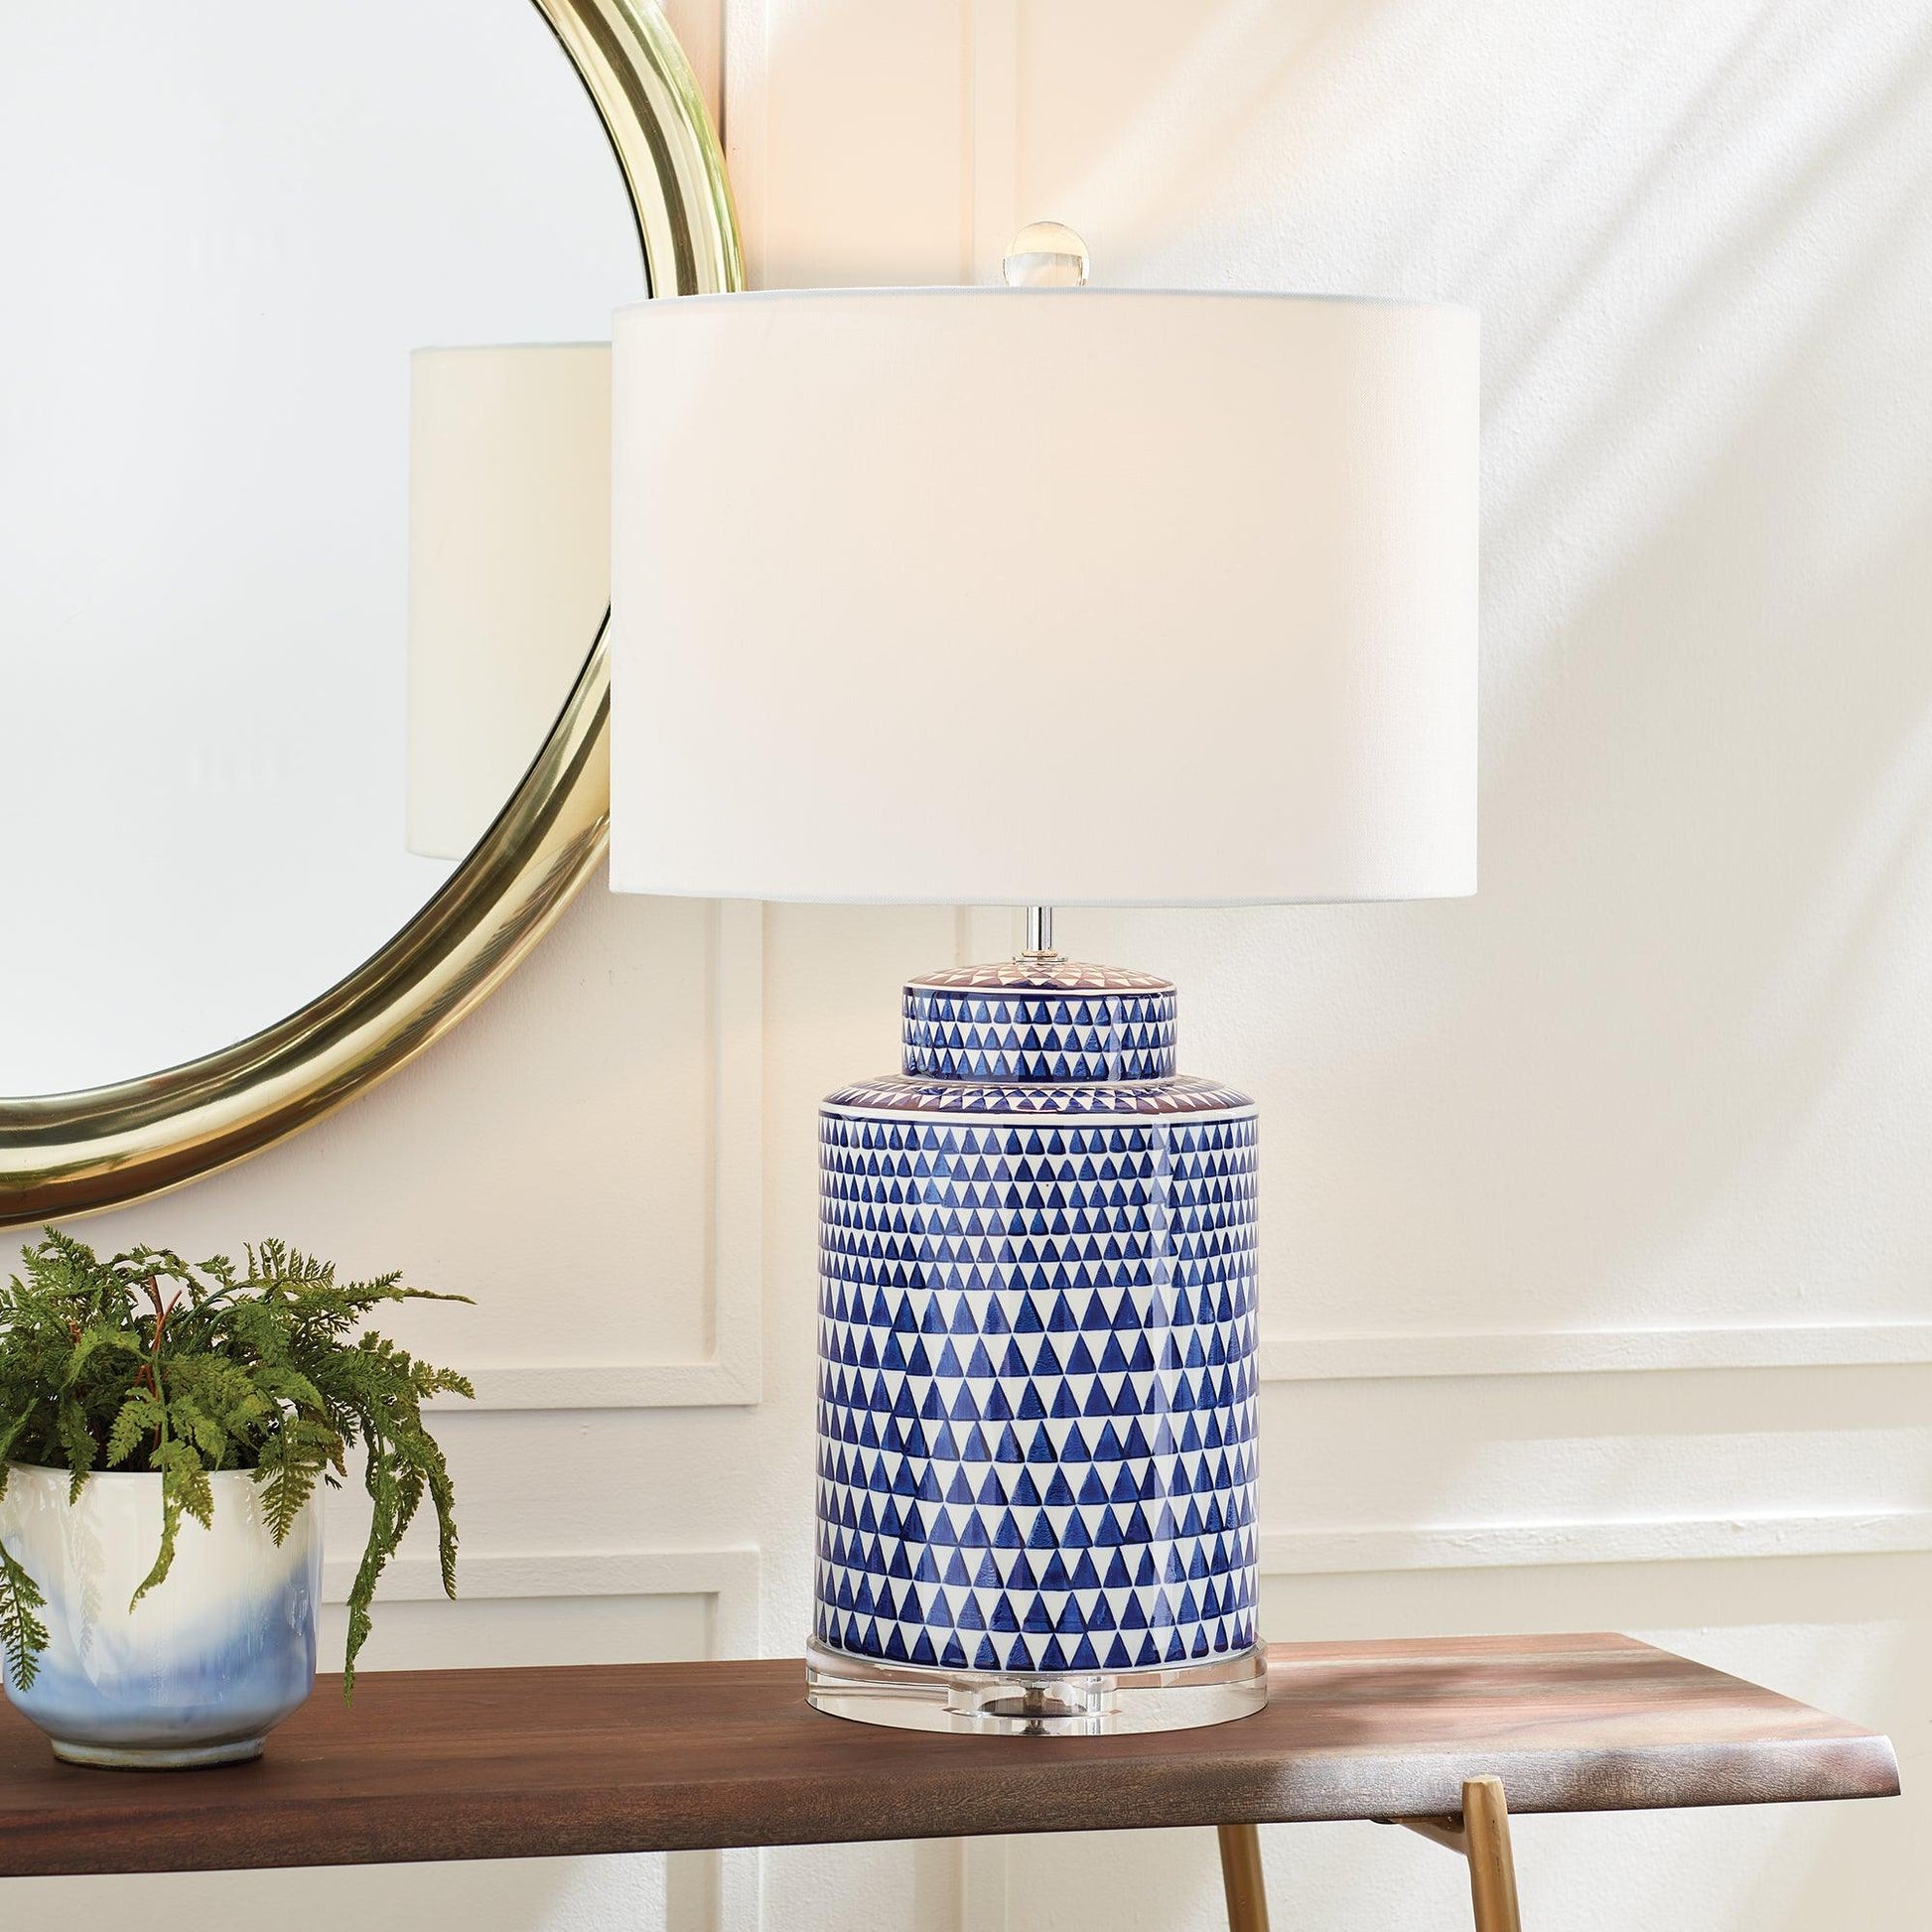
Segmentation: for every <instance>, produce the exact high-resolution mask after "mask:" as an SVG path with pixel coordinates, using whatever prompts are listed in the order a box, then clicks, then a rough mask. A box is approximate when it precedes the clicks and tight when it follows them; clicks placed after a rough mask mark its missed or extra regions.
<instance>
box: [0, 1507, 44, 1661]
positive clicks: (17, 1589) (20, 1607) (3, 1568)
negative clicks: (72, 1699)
mask: <svg viewBox="0 0 1932 1932" xmlns="http://www.w3.org/2000/svg"><path fill="white" fill-rule="evenodd" d="M46 1607H47V1598H46V1597H45V1596H43V1595H42V1594H41V1592H40V1588H39V1587H38V1586H37V1585H36V1584H35V1582H34V1580H33V1578H31V1577H30V1576H28V1574H27V1572H26V1570H25V1569H24V1568H23V1566H22V1565H21V1564H20V1563H19V1562H17V1561H16V1560H15V1557H14V1554H13V1552H12V1551H11V1550H9V1549H8V1548H7V1547H6V1545H5V1544H4V1543H0V1647H4V1648H5V1650H6V1653H7V1675H8V1677H9V1678H11V1679H12V1681H13V1687H14V1689H15V1690H17V1691H29V1690H32V1689H33V1687H34V1679H35V1678H36V1677H37V1676H39V1674H40V1659H41V1652H42V1651H43V1650H45V1649H46V1648H47V1625H46V1624H45V1623H43V1622H42V1621H41V1620H40V1618H39V1616H37V1615H36V1614H35V1612H36V1611H38V1610H44V1609H45V1608H46Z"/></svg>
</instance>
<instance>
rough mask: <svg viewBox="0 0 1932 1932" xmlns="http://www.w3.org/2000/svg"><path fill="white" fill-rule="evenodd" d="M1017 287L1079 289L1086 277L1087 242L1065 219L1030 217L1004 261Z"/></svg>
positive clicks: (1008, 250) (1012, 281)
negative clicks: (1047, 219)
mask: <svg viewBox="0 0 1932 1932" xmlns="http://www.w3.org/2000/svg"><path fill="white" fill-rule="evenodd" d="M1001 266H1002V268H1003V269H1004V270H1005V272H1006V278H1007V283H1008V285H1009V286H1010V287H1012V288H1016V289H1077V288H1081V287H1083V286H1085V283H1086V279H1087V244H1086V243H1085V242H1084V241H1082V240H1081V239H1080V237H1079V236H1078V235H1077V234H1075V233H1074V232H1073V230H1072V229H1071V228H1069V227H1068V226H1067V225H1066V223H1065V222H1064V221H1029V222H1028V223H1027V225H1026V226H1025V227H1024V228H1022V229H1021V230H1020V232H1019V233H1018V234H1017V235H1015V236H1014V237H1013V242H1012V245H1011V246H1010V247H1009V248H1008V249H1007V255H1006V260H1005V261H1004V262H1003V263H1002V264H1001Z"/></svg>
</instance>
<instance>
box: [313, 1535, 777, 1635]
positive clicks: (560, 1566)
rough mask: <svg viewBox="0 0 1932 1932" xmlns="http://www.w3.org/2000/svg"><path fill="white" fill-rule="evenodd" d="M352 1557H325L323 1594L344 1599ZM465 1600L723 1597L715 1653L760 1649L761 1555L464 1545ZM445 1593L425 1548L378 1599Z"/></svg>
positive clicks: (390, 1575) (749, 1551) (393, 1565)
mask: <svg viewBox="0 0 1932 1932" xmlns="http://www.w3.org/2000/svg"><path fill="white" fill-rule="evenodd" d="M358 1561H359V1552H358V1553H357V1555H354V1556H336V1557H327V1558H325V1559H324V1562H323V1567H322V1590H323V1600H324V1601H325V1602H327V1603H335V1604H340V1603H342V1602H344V1601H345V1599H346V1597H347V1594H348V1587H349V1585H350V1583H351V1582H352V1581H353V1580H354V1577H355V1566H356V1563H357V1562H358ZM458 1573H459V1574H458V1584H459V1587H460V1588H461V1590H462V1594H463V1597H464V1599H465V1600H466V1601H478V1602H488V1601H490V1600H492V1599H494V1600H497V1601H501V1600H504V1599H506V1598H522V1599H525V1600H535V1599H541V1598H544V1597H561V1596H710V1597H714V1598H715V1599H716V1601H717V1606H718V1607H717V1625H716V1631H715V1639H716V1641H715V1647H714V1654H716V1655H717V1656H720V1657H756V1656H757V1655H758V1654H759V1551H758V1550H757V1549H756V1548H755V1547H753V1546H751V1545H744V1546H731V1547H726V1548H721V1549H704V1550H490V1551H477V1552H472V1551H468V1550H466V1551H465V1552H464V1553H463V1556H462V1559H461V1561H460V1563H459V1565H458ZM442 1594H443V1582H442V1573H441V1571H440V1570H439V1568H438V1566H437V1560H436V1558H435V1557H434V1556H432V1555H430V1554H428V1553H427V1552H413V1551H412V1552H406V1553H404V1554H402V1555H400V1556H397V1557H395V1558H394V1559H393V1560H392V1561H391V1562H390V1564H389V1567H388V1568H387V1569H386V1570H385V1571H384V1572H383V1573H382V1586H381V1588H380V1589H379V1590H378V1591H377V1600H378V1601H389V1602H403V1603H411V1602H426V1601H429V1600H432V1599H434V1598H437V1597H440V1596H441V1595H442Z"/></svg>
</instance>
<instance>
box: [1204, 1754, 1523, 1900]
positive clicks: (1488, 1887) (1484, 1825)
mask: <svg viewBox="0 0 1932 1932" xmlns="http://www.w3.org/2000/svg"><path fill="white" fill-rule="evenodd" d="M1388 1822H1389V1823H1390V1824H1392V1825H1400V1826H1402V1827H1403V1828H1404V1829H1405V1830H1406V1831H1411V1832H1415V1833H1418V1834H1419V1835H1420V1836H1421V1837H1423V1838H1426V1839H1428V1840H1430V1841H1431V1842H1432V1843H1433V1844H1436V1845H1446V1846H1448V1848H1449V1850H1450V1851H1451V1852H1459V1853H1460V1854H1461V1855H1462V1857H1463V1858H1464V1859H1466V1860H1467V1861H1468V1865H1469V1901H1470V1903H1471V1904H1472V1905H1473V1906H1474V1907H1475V1921H1476V1932H1523V1919H1522V1914H1521V1911H1520V1909H1519V1908H1518V1906H1517V1903H1516V1862H1515V1859H1514V1858H1513V1857H1512V1856H1511V1853H1510V1849H1509V1807H1508V1806H1507V1805H1506V1804H1505V1803H1504V1802H1503V1781H1502V1779H1501V1778H1470V1779H1469V1780H1468V1781H1467V1782H1466V1783H1465V1784H1464V1785H1463V1787H1462V1815H1461V1816H1460V1817H1459V1818H1392V1819H1390V1820H1389V1821H1388ZM1232 1896H1233V1894H1232V1893H1230V1894H1229V1897H1230V1899H1232Z"/></svg>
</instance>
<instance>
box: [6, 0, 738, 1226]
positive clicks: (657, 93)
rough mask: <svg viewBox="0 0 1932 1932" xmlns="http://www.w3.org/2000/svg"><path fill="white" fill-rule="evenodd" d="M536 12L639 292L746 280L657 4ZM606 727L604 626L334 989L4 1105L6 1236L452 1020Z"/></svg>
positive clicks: (350, 1091)
mask: <svg viewBox="0 0 1932 1932" xmlns="http://www.w3.org/2000/svg"><path fill="white" fill-rule="evenodd" d="M533 4H534V5H535V6H536V7H537V9H538V10H539V12H541V13H542V14H543V16H544V18H545V19H546V20H547V21H548V22H549V24H550V27H551V29H552V31H553V32H554V33H555V34H556V36H557V39H558V40H559V42H561V43H562V45H563V49H564V52H565V53H566V54H568V55H569V57H570V59H571V62H572V64H573V65H574V66H575V67H576V69H577V72H578V74H579V76H580V78H581V79H582V80H583V82H584V86H585V88H586V90H587V91H588V92H589V94H590V96H591V99H592V101H593V103H594V104H595V105H596V108H597V111H598V113H599V115H600V116H601V117H602V119H603V122H604V127H605V132H606V133H607V134H608V135H609V136H610V140H611V146H612V148H613V150H614V151H615V153H616V155H617V159H618V165H619V167H620V168H621V170H622V171H623V179H624V187H625V190H626V192H627V193H628V195H629V198H630V206H631V208H632V210H633V211H634V213H635V216H636V221H637V235H638V240H639V241H640V242H641V244H642V246H643V252H644V271H645V275H646V278H647V280H648V285H649V288H650V292H651V294H652V295H666V294H670V295H692V294H701V293H711V292H715V291H718V290H725V289H736V288H740V287H742V286H743V284H744V270H743V262H742V258H741V256H740V252H739V242H738V225H737V220H736V217H735V215H734V213H733V210H732V201H731V188H730V185H729V183H728V182H727V180H726V177H725V162H724V156H723V155H722V154H721V153H720V152H719V148H718V141H717V136H716V135H715V134H714V133H713V132H712V128H711V120H710V116H709V115H708V114H707V113H706V111H705V106H704V101H703V98H702V96H701V95H700V94H699V92H698V87H697V83H696V81H695V80H694V79H693V78H692V75H691V69H690V68H689V66H688V65H687V64H686V62H685V59H684V52H683V50H682V49H681V48H680V47H679V46H678V44H677V40H676V37H675V36H674V35H673V34H672V33H671V30H670V28H669V27H668V26H667V25H666V24H665V22H664V20H663V17H662V16H661V15H660V14H659V13H658V11H657V9H656V7H655V6H653V5H652V4H651V0H533ZM607 622H608V619H607ZM610 717H611V671H610V660H609V657H608V655H607V653H606V644H605V630H604V626H600V627H599V630H598V634H597V637H596V639H595V641H594V642H593V644H592V646H591V649H590V654H589V656H588V658H587V659H586V661H585V664H584V669H583V671H582V672H581V673H580V675H579V677H578V680H577V684H576V687H575V689H574V690H573V691H572V692H571V695H570V698H569V701H568V702H567V703H566V704H565V706H564V709H563V712H562V714H561V715H560V716H559V718H558V720H557V723H556V725H555V727H554V728H553V729H552V731H551V734H550V737H549V740H548V742H547V743H546V744H545V745H544V748H543V750H542V751H541V752H540V753H539V754H538V755H537V758H536V760H535V762H534V763H533V764H532V765H531V766H530V768H529V770H528V772H527V773H525V775H524V778H523V781H522V783H521V784H520V785H518V787H517V789H516V791H515V792H514V794H513V795H512V796H511V798H510V800H509V802H508V803H507V804H506V805H505V806H504V808H503V810H502V812H501V813H500V814H499V816H498V817H497V819H496V822H495V823H494V824H493V825H492V826H491V827H490V828H489V830H488V831H487V832H486V833H485V834H484V835H483V839H482V841H481V842H480V843H479V844H478V845H477V847H476V849H475V850H474V851H473V852H472V853H471V854H470V856H469V857H468V858H467V859H465V860H464V862H463V864H462V865H461V866H459V867H458V868H457V870H456V871H455V873H453V874H452V875H451V877H450V878H449V880H448V881H447V882H446V883H445V884H444V886H443V887H442V889H441V890H440V891H439V892H438V893H437V894H436V896H435V897H433V898H432V899H431V900H430V901H429V902H428V903H427V904H426V905H425V906H424V907H423V908H422V910H421V911H419V912H418V913H417V914H416V916H415V917H414V918H413V919H411V920H410V922H409V923H408V924H407V925H406V926H404V927H403V929H402V930H401V931H400V932H398V933H397V934H396V935H395V937H394V938H393V939H391V940H389V941H388V943H387V944H386V945H384V946H383V947H382V948H381V949H380V951H378V952H376V953H375V954H374V955H373V956H372V957H371V958H369V959H368V960H366V961H365V962H364V963H363V964H362V965H361V966H359V967H358V968H357V969H356V970H355V971H354V972H353V973H351V974H350V975H349V976H348V977H347V978H346V979H345V980H342V981H341V982H339V983H338V984H337V985H335V986H333V987H331V988H330V989H329V990H328V991H327V992H326V993H324V994H322V995H321V996H320V997H319V998H317V999H315V1000H313V1001H311V1002H310V1003H309V1005H307V1006H305V1007H303V1008H302V1009H301V1010H300V1011H299V1012H296V1013H293V1014H291V1015H290V1016H289V1017H288V1018H287V1019H286V1020H283V1021H281V1022H280V1023H279V1024H277V1025H275V1026H273V1027H269V1028H267V1029H265V1030H264V1031H263V1032H261V1033H258V1034H256V1035H253V1036H252V1037H250V1038H248V1039H244V1040H240V1041H238V1042H237V1043H236V1044H234V1045H232V1046H228V1047H224V1048H222V1049H221V1050H220V1051H219V1052H214V1053H208V1054H206V1055H205V1056H204V1057H202V1058H201V1059H197V1060H190V1061H189V1062H187V1063H186V1064H185V1065H182V1066H177V1067H171V1068H169V1069H168V1070H167V1071H165V1072H161V1073H150V1074H146V1075H143V1076H142V1077H141V1078H139V1079H133V1080H124V1081H121V1082H119V1083H117V1084H116V1085H113V1086H107V1087H94V1088H91V1089H89V1090H87V1091H85V1092H81V1093H68V1094H47V1095H39V1096H36V1097H34V1098H31V1099H25V1100H19V1099H16V1100H0V1227H17V1226H20V1225H22V1224H23V1223H29V1222H33V1221H38V1220H44V1219H47V1218H49V1217H50V1216H63V1217H65V1216H69V1215H75V1214H86V1213H91V1212H93V1211H94V1210H96V1209H99V1208H104V1207H112V1206H115V1205H118V1204H119V1203H121V1202H125V1201H131V1200H138V1199H141V1198H142V1197H144V1196H146V1195H150V1194H157V1193H160V1192H162V1191H163V1190H164V1189H166V1188H170V1187H178V1186H180V1185H181V1184H182V1183H183V1182H184V1181H188V1180H193V1179H196V1178H198V1177H199V1176H200V1175H202V1174H206V1173H213V1172H214V1170H215V1169H217V1168H224V1167H227V1166H229V1165H230V1164H231V1163H233V1162H236V1161H241V1160H245V1159H246V1158H247V1157H248V1156H249V1155H251V1154H259V1153H260V1152H261V1151H262V1149H264V1148H266V1147H269V1146H271V1145H273V1144H274V1143H275V1142H276V1141H279V1140H281V1139H283V1138H284V1137H285V1136H286V1135H289V1134H293V1133H294V1132H296V1130H297V1129H298V1128H302V1127H307V1126H308V1125H310V1123H311V1122H313V1121H317V1120H320V1119H321V1118H322V1117H323V1115H324V1114H327V1113H330V1112H331V1111H333V1110H334V1109H335V1108H337V1107H340V1106H341V1105H342V1104H343V1103H344V1102H345V1100H348V1099H350V1098H352V1097H353V1096H354V1095H355V1094H357V1093H359V1092H361V1091H362V1090H363V1089H364V1088H365V1087H369V1086H372V1085H374V1084H375V1082H376V1081H378V1080H380V1079H382V1078H384V1077H385V1076H386V1075H388V1074H391V1073H393V1072H394V1071H395V1070H396V1069H397V1067H399V1066H401V1065H402V1064H403V1063H404V1062H405V1061H406V1060H408V1059H410V1058H412V1057H413V1056H414V1055H415V1054H417V1053H420V1052H421V1051H422V1050H423V1048H424V1047H425V1046H427V1045H429V1043H430V1042H431V1041H432V1040H433V1039H436V1038H438V1037H439V1036H440V1035H442V1034H444V1033H446V1032H447V1031H448V1030H449V1029H450V1028H451V1027H453V1026H455V1025H456V1023H457V1022H458V1021H459V1020H461V1019H462V1018H463V1016H464V1015H465V1014H466V1013H468V1012H469V1011H470V1010H471V1009H472V1008H473V1007H475V1006H477V1005H478V1004H479V1003H480V1002H481V1001H482V1000H483V999H484V998H485V997H486V996H487V995H488V994H489V993H490V992H491V991H492V990H493V989H494V988H495V987H496V986H497V985H498V984H499V983H500V982H501V981H502V980H503V979H504V978H505V977H506V976H507V975H508V973H509V972H510V969H511V968H512V967H514V966H515V965H516V963H517V962H518V960H520V959H521V958H522V957H523V955H524V954H525V953H526V952H528V951H529V949H530V948H531V947H532V946H533V945H534V944H535V943H536V942H537V940H538V939H539V938H541V937H542V935H543V934H544V932H545V931H546V930H548V928H549V927H550V925H551V923H552V922H553V921H554V920H555V919H556V917H557V915H558V913H559V912H561V911H562V910H563V908H564V907H565V905H567V904H568V903H569V902H570V899H571V897H573V896H574V895H575V893H576V892H577V890H578V888H579V887H580V886H582V885H583V883H584V881H585V880H586V879H587V878H588V877H589V876H590V874H591V873H592V871H593V870H594V869H595V867H596V865H597V863H598V861H599V860H600V859H601V858H602V857H603V854H604V847H605V841H606V836H607V831H608V827H609V821H610V803H611V783H610ZM397 836H398V838H400V836H401V833H400V831H398V834H397Z"/></svg>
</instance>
